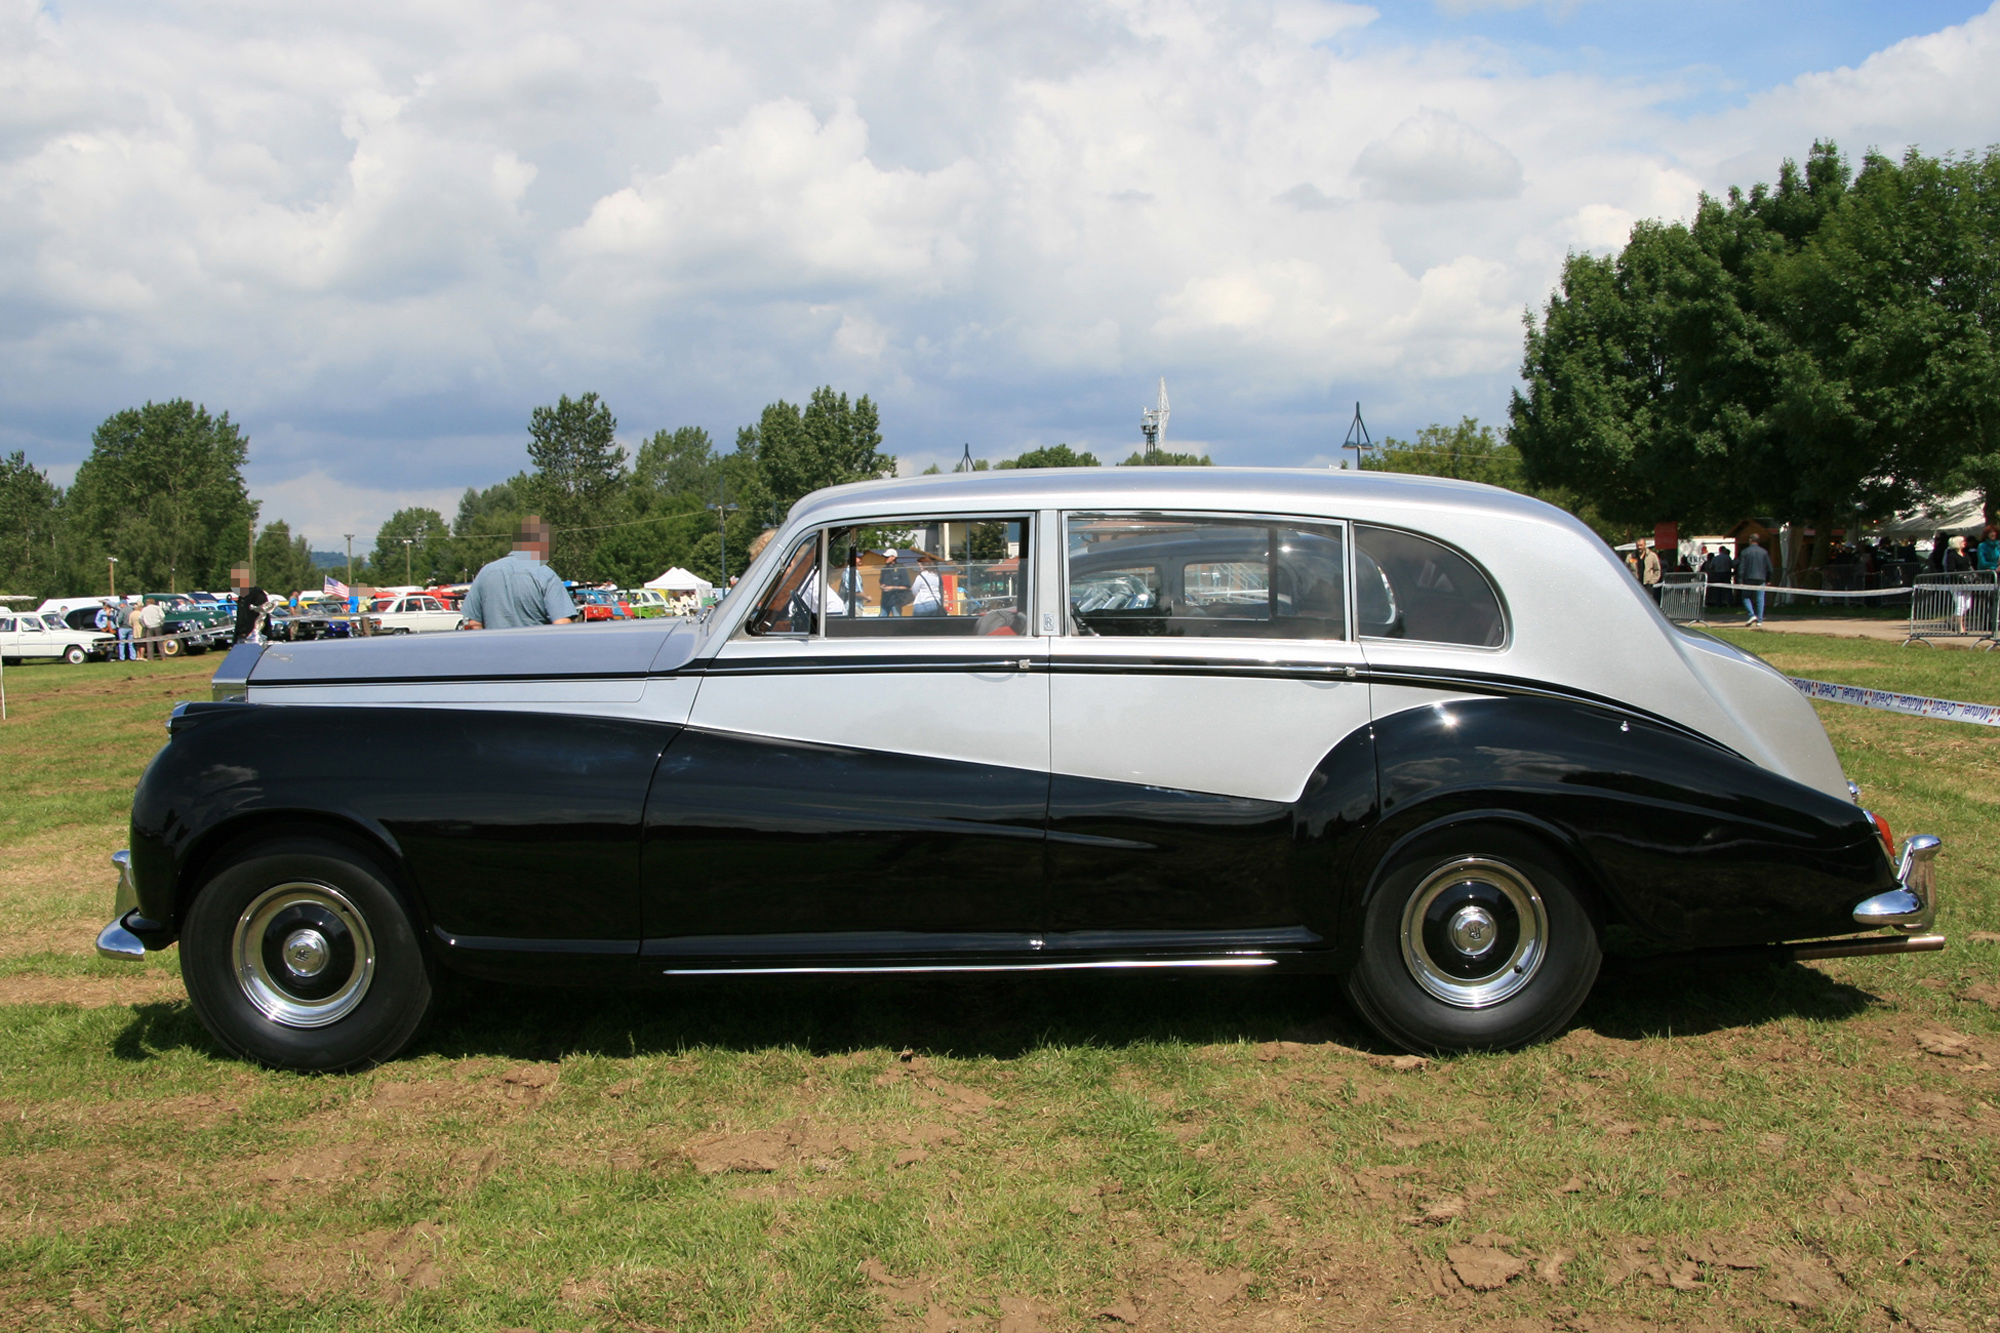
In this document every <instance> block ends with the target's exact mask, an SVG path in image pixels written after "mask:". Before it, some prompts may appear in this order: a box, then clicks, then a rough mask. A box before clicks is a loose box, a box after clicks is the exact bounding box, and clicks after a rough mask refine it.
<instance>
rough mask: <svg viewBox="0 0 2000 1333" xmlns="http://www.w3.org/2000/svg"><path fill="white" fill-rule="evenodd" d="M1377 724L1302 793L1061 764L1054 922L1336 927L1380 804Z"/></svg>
mask: <svg viewBox="0 0 2000 1333" xmlns="http://www.w3.org/2000/svg"><path fill="white" fill-rule="evenodd" d="M1375 802H1376V795H1375V761H1374V754H1373V748H1372V739H1371V737H1370V733H1369V730H1368V729H1367V728H1365V727H1364V728H1361V729H1360V730H1358V731H1356V732H1355V733H1354V734H1353V735H1351V736H1349V737H1347V738H1346V739H1345V740H1343V741H1342V742H1341V743H1340V744H1339V745H1338V746H1336V747H1335V748H1334V749H1333V750H1332V751H1331V752H1329V753H1328V755H1327V756H1326V758H1324V759H1322V760H1321V761H1320V763H1319V764H1318V766H1317V767H1316V768H1315V769H1314V771H1313V774H1312V777H1311V778H1310V779H1308V780H1307V783H1306V788H1305V792H1304V794H1303V795H1302V796H1301V798H1300V799H1299V800H1298V801H1296V802H1292V803H1281V802H1277V801H1259V800H1253V799H1250V798H1247V797H1238V796H1216V795H1212V794H1208V793H1204V792H1191V791H1176V790H1173V789H1170V788H1164V787H1147V786H1141V785H1139V784H1137V783H1129V782H1107V781H1102V780H1099V779H1096V778H1078V777H1068V776H1064V775H1061V774H1058V775H1057V776H1056V777H1055V778H1054V779H1053V781H1051V783H1050V785H1049V833H1050V836H1049V884H1050V904H1049V922H1048V925H1049V929H1050V931H1051V932H1070V931H1097V930H1136V929H1147V930H1191V929H1210V930H1245V929H1255V928H1272V927H1291V926H1302V927H1306V928H1308V929H1309V930H1311V931H1313V932H1314V933H1316V934H1331V933H1332V931H1333V929H1334V928H1335V925H1336V915H1337V911H1338V904H1339V902H1340V894H1341V890H1342V888H1343V886H1344V885H1345V883H1346V880H1347V877H1348V874H1349V870H1350V862H1351V860H1352V856H1353V851H1354V848H1355V846H1356V845H1357V844H1358V841H1359V838H1360V835H1361V832H1362V831H1363V830H1364V829H1365V828H1366V827H1367V826H1368V825H1369V824H1370V823H1371V822H1372V821H1373V818H1374V814H1375Z"/></svg>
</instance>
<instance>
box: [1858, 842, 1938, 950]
mask: <svg viewBox="0 0 2000 1333" xmlns="http://www.w3.org/2000/svg"><path fill="white" fill-rule="evenodd" d="M1943 845H1944V840H1943V839H1942V838H1938V837H1935V836H1933V835H1932V834H1929V833H1916V834H1912V835H1911V836H1910V838H1909V840H1908V841H1907V842H1905V843H1904V844H1903V855H1902V857H1901V858H1900V860H1899V861H1898V862H1897V865H1896V884H1897V887H1895V888H1893V889H1890V890H1888V891H1887V892H1884V893H1878V894H1876V895H1875V896H1874V897H1873V898H1870V899H1869V900H1868V901H1867V902H1864V903H1862V904H1860V905H1859V906H1857V907H1856V908H1855V909H1854V920H1855V923H1856V924H1857V925H1862V926H1870V927H1875V926H1885V927H1889V928H1891V929H1894V930H1900V931H1901V932H1903V933H1904V934H1905V935H1922V934H1926V933H1927V932H1928V931H1929V930H1930V928H1931V925H1932V924H1933V923H1934V922H1935V921H1936V920H1937V866H1936V864H1935V863H1936V861H1937V854H1938V848H1940V847H1942V846H1943Z"/></svg>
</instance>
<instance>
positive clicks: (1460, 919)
mask: <svg viewBox="0 0 2000 1333" xmlns="http://www.w3.org/2000/svg"><path fill="white" fill-rule="evenodd" d="M1445 934H1446V936H1447V938H1449V939H1450V940H1451V947H1452V948H1454V949H1456V950H1458V951H1459V952H1460V953H1462V954H1464V955H1465V956H1466V957H1467V958H1481V957H1484V956H1485V955H1486V954H1487V953H1488V952H1490V951H1491V950H1492V948H1493V942H1494V941H1495V940H1497V939H1499V938H1500V924H1499V923H1498V922H1497V921H1495V920H1494V919H1493V914H1492V913H1491V912H1489V911H1487V910H1486V909H1485V908H1484V907H1481V906H1479V905H1478V904H1476V903H1467V904H1466V905H1465V906H1464V907H1461V908H1459V909H1458V910H1457V911H1456V912H1453V913H1452V914H1451V924H1450V925H1449V927H1448V928H1447V929H1446V932H1445Z"/></svg>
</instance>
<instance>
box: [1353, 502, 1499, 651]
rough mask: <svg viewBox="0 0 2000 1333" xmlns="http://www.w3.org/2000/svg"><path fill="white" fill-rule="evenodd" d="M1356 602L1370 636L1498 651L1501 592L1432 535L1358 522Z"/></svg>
mask: <svg viewBox="0 0 2000 1333" xmlns="http://www.w3.org/2000/svg"><path fill="white" fill-rule="evenodd" d="M1354 544H1355V546H1356V548H1357V549H1358V551H1359V559H1358V560H1357V562H1356V567H1355V594H1354V596H1355V602H1356V604H1357V608H1358V610H1359V612H1360V622H1361V633H1362V635H1363V637H1366V638H1376V639H1411V640H1417V641H1421V642H1424V643H1455V644H1463V645H1465V646H1467V647H1471V648H1498V647H1499V646H1500V645H1502V644H1503V643H1505V642H1506V641H1507V617H1506V614H1505V613H1504V612H1503V611H1502V610H1501V607H1500V595H1499V593H1497V592H1496V591H1494V588H1493V584H1492V582H1491V581H1489V580H1488V579H1487V577H1486V575H1485V574H1483V573H1481V572H1480V570H1479V567H1478V566H1477V565H1475V564H1473V563H1472V562H1471V561H1470V560H1468V559H1466V558H1465V557H1464V556H1462V555H1460V554H1459V553H1458V552H1456V551H1454V550H1452V549H1451V548H1450V547H1448V546H1446V545H1444V543H1442V542H1437V541H1433V540H1431V539H1430V538H1428V537H1419V536H1418V535H1417V534H1415V533H1414V532H1401V531H1398V530H1397V529H1395V528H1374V527H1369V526H1367V525H1366V524H1357V525H1356V526H1355V529H1354Z"/></svg>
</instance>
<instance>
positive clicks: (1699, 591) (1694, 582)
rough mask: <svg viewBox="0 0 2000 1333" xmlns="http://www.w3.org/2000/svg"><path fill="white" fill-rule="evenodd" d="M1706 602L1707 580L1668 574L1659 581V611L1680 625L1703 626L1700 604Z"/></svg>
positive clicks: (1689, 575) (1702, 577)
mask: <svg viewBox="0 0 2000 1333" xmlns="http://www.w3.org/2000/svg"><path fill="white" fill-rule="evenodd" d="M1707 600H1708V579H1707V578H1705V577H1704V576H1702V575H1700V574H1668V575H1665V576H1663V577H1662V578H1661V579H1660V611H1661V613H1662V614H1663V615H1665V616H1666V618H1667V619H1668V620H1671V621H1674V622H1675V623H1676V624H1682V625H1701V624H1705V623H1707V622H1705V621H1704V620H1703V619H1702V604H1703V603H1704V602H1706V601H1707Z"/></svg>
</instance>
